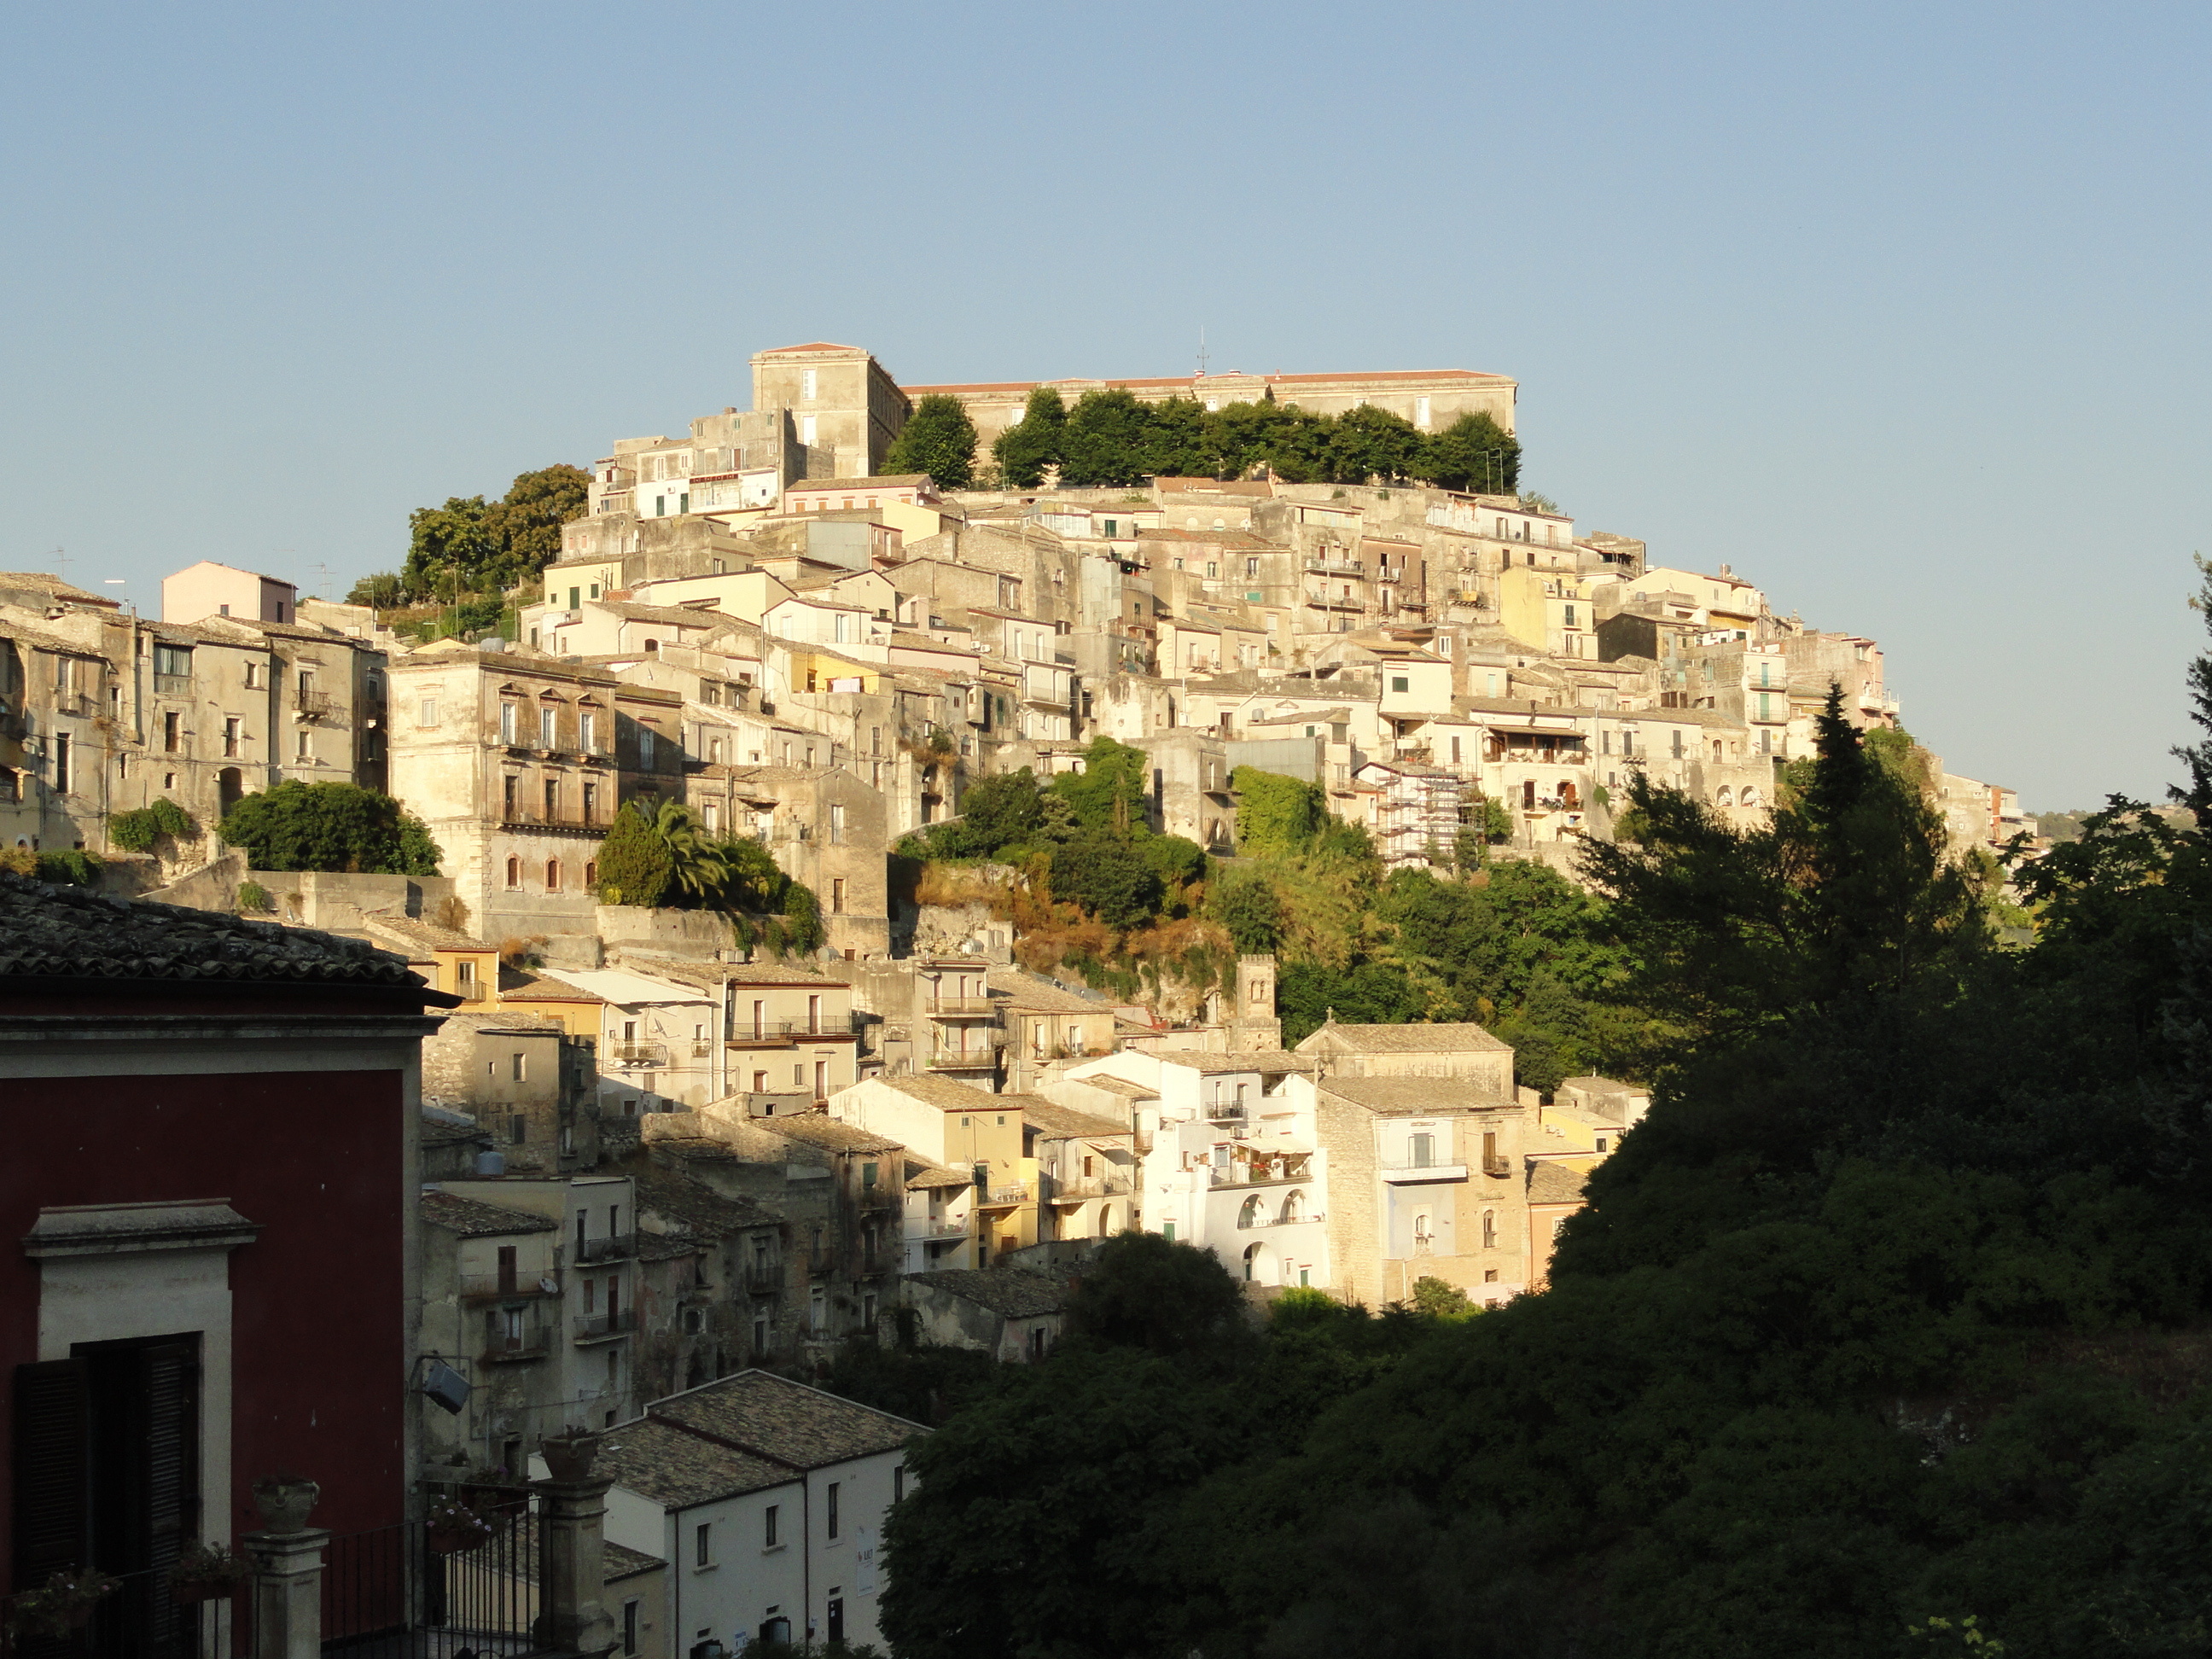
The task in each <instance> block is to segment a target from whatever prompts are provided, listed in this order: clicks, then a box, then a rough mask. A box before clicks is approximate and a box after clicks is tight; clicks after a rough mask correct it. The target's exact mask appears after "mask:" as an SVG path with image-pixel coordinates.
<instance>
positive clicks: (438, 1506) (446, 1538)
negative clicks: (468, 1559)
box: [422, 1498, 491, 1555]
mask: <svg viewBox="0 0 2212 1659" xmlns="http://www.w3.org/2000/svg"><path fill="white" fill-rule="evenodd" d="M422 1530H423V1535H424V1537H425V1538H426V1539H427V1540H428V1543H429V1546H430V1547H431V1548H432V1549H434V1550H435V1551H436V1552H437V1553H439V1554H441V1555H461V1554H465V1553H467V1552H468V1551H470V1550H472V1549H475V1548H476V1547H477V1546H478V1545H480V1544H483V1543H485V1542H487V1541H489V1539H490V1537H491V1522H489V1521H487V1520H485V1519H484V1518H483V1516H481V1515H478V1514H477V1512H476V1511H475V1510H472V1509H471V1508H470V1507H469V1506H468V1505H467V1504H464V1503H461V1502H460V1501H459V1500H458V1499H456V1498H441V1499H440V1500H439V1501H438V1502H437V1503H435V1504H431V1505H430V1510H429V1513H428V1514H427V1515H425V1516H423V1517H422Z"/></svg>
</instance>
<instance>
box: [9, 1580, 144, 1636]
mask: <svg viewBox="0 0 2212 1659" xmlns="http://www.w3.org/2000/svg"><path fill="white" fill-rule="evenodd" d="M116 1583H117V1581H116V1580H115V1579H113V1578H111V1577H108V1576H107V1575H106V1573H104V1572H100V1571H94V1569H91V1568H88V1567H79V1568H72V1569H70V1571H67V1572H58V1573H56V1574H54V1575H53V1577H51V1578H49V1579H47V1580H46V1583H43V1584H41V1585H40V1586H39V1587H38V1588H37V1589H27V1590H24V1591H22V1592H21V1594H19V1595H16V1596H15V1597H14V1598H13V1599H12V1600H11V1601H9V1604H8V1628H9V1630H11V1631H13V1632H15V1633H17V1634H18V1635H24V1636H52V1637H66V1636H68V1635H69V1634H70V1632H72V1631H80V1630H82V1629H83V1628H84V1627H85V1626H86V1625H87V1624H88V1623H89V1622H90V1621H91V1619H92V1610H93V1609H94V1607H98V1606H99V1605H100V1601H101V1600H102V1598H104V1597H106V1595H110V1594H111V1593H112V1592H113V1590H114V1589H115V1586H116Z"/></svg>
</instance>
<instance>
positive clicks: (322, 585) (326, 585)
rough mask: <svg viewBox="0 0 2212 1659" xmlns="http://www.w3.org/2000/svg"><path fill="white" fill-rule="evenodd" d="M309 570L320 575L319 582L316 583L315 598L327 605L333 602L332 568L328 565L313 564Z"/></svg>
mask: <svg viewBox="0 0 2212 1659" xmlns="http://www.w3.org/2000/svg"><path fill="white" fill-rule="evenodd" d="M307 568H308V569H310V570H313V571H315V572H317V573H318V575H319V580H317V581H316V583H315V597H316V598H317V599H320V600H321V601H322V602H323V603H324V604H325V605H328V604H329V603H330V601H331V568H330V566H328V565H326V564H311V565H309V566H308V567H307Z"/></svg>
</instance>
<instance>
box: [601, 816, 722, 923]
mask: <svg viewBox="0 0 2212 1659" xmlns="http://www.w3.org/2000/svg"><path fill="white" fill-rule="evenodd" d="M632 806H633V808H634V810H636V811H640V812H649V813H650V817H648V819H647V822H648V823H649V824H650V825H651V827H652V830H653V835H654V836H657V837H658V838H659V842H660V844H661V845H662V846H664V847H665V848H667V849H668V872H669V884H670V888H671V890H672V891H673V892H674V893H675V894H676V895H678V896H680V897H682V898H683V899H685V900H688V901H689V902H691V903H693V904H712V903H715V902H720V901H722V900H724V899H726V897H727V896H728V889H729V886H730V866H729V860H728V858H727V856H726V854H725V852H724V850H723V848H724V846H725V843H723V842H719V841H717V840H715V839H714V838H713V837H710V836H708V833H707V826H706V825H705V824H703V823H701V822H700V820H699V815H698V814H697V813H696V812H694V811H692V810H691V809H690V807H688V806H686V805H684V804H683V803H682V802H681V801H673V800H664V801H659V802H653V801H647V800H640V801H635V802H633V803H632ZM601 868H602V869H604V868H605V866H604V865H602V866H601Z"/></svg>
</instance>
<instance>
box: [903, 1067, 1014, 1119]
mask: <svg viewBox="0 0 2212 1659" xmlns="http://www.w3.org/2000/svg"><path fill="white" fill-rule="evenodd" d="M879 1081H880V1082H881V1083H882V1084H883V1085H884V1087H885V1088H886V1089H896V1090H897V1091H899V1092H900V1093H901V1094H902V1095H904V1096H905V1097H907V1098H908V1099H909V1100H918V1101H920V1102H921V1103H922V1104H923V1105H925V1106H935V1107H937V1108H939V1109H941V1110H944V1111H947V1112H987V1111H989V1110H990V1109H991V1103H992V1102H993V1101H994V1100H996V1099H998V1098H999V1097H998V1096H997V1095H994V1094H991V1093H989V1092H987V1091H984V1090H981V1089H978V1088H976V1087H975V1086H974V1085H972V1084H967V1083H956V1082H954V1081H953V1079H951V1078H949V1077H930V1076H926V1075H925V1076H919V1077H887V1078H883V1079H879Z"/></svg>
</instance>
